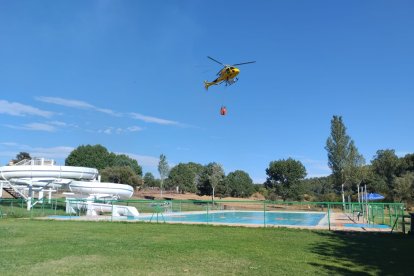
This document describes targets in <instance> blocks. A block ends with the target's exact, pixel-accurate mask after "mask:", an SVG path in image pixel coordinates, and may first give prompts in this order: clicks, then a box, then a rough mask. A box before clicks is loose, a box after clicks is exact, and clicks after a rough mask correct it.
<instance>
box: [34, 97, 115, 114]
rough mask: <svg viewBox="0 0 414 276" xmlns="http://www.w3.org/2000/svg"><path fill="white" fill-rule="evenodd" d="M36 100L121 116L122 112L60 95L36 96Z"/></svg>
mask: <svg viewBox="0 0 414 276" xmlns="http://www.w3.org/2000/svg"><path fill="white" fill-rule="evenodd" d="M36 100H38V101H41V102H45V103H50V104H56V105H61V106H66V107H71V108H78V109H88V110H95V111H98V112H102V113H105V114H108V115H112V116H121V114H120V113H117V112H115V111H113V110H110V109H105V108H99V107H96V106H94V105H92V104H90V103H87V102H84V101H79V100H71V99H64V98H58V97H36Z"/></svg>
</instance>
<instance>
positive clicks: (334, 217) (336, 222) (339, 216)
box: [330, 212, 391, 232]
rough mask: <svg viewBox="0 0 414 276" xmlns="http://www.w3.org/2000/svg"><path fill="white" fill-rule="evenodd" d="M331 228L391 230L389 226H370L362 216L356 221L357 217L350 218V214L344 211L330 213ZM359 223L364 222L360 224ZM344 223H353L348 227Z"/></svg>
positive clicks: (336, 229) (335, 229)
mask: <svg viewBox="0 0 414 276" xmlns="http://www.w3.org/2000/svg"><path fill="white" fill-rule="evenodd" d="M330 215H331V230H334V231H358V232H391V228H375V227H373V226H372V227H370V225H369V224H367V223H366V222H365V221H362V218H360V220H359V221H358V220H357V218H356V217H355V218H352V216H351V215H349V214H345V213H336V212H335V213H331V214H330ZM360 224H364V225H363V226H360ZM346 225H355V226H354V227H349V226H346Z"/></svg>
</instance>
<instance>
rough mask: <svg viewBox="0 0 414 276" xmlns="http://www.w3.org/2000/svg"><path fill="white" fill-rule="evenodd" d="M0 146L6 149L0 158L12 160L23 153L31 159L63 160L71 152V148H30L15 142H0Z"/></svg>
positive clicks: (0, 154) (0, 153)
mask: <svg viewBox="0 0 414 276" xmlns="http://www.w3.org/2000/svg"><path fill="white" fill-rule="evenodd" d="M0 145H2V146H4V147H7V149H6V150H5V151H1V152H0V156H1V157H6V158H9V159H12V158H14V157H15V156H16V154H17V153H18V152H21V151H24V152H27V153H29V154H30V156H32V157H43V158H50V159H64V158H66V157H67V156H68V155H69V154H70V153H71V152H72V151H73V150H74V148H73V147H69V146H57V147H50V148H44V147H32V146H28V145H24V144H19V143H15V142H2V143H0Z"/></svg>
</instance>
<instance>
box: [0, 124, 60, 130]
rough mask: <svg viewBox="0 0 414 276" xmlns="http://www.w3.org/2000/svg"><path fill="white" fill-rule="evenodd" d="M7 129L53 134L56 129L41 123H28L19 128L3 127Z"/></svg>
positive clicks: (13, 126)
mask: <svg viewBox="0 0 414 276" xmlns="http://www.w3.org/2000/svg"><path fill="white" fill-rule="evenodd" d="M4 126H6V127H8V128H13V129H22V130H30V131H47V132H54V131H56V127H55V126H53V125H49V124H43V123H30V124H25V125H21V126H16V125H4Z"/></svg>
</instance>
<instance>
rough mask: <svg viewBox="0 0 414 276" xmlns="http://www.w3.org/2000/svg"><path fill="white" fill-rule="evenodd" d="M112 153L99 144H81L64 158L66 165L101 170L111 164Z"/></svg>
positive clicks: (112, 160) (112, 159)
mask: <svg viewBox="0 0 414 276" xmlns="http://www.w3.org/2000/svg"><path fill="white" fill-rule="evenodd" d="M113 162H114V155H112V154H110V153H109V152H108V150H107V149H106V148H105V147H104V146H101V145H94V146H91V145H86V146H84V145H82V146H79V147H77V148H76V149H74V150H73V151H72V152H71V153H70V154H69V156H68V157H67V158H66V160H65V165H66V166H80V167H89V168H96V169H98V170H102V169H104V168H106V167H110V166H112V165H113Z"/></svg>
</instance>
